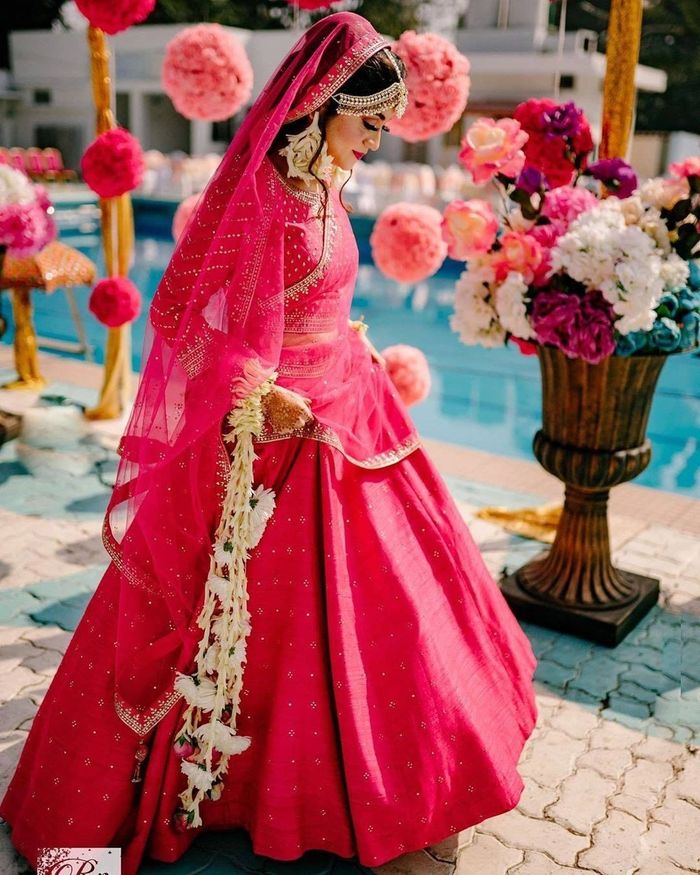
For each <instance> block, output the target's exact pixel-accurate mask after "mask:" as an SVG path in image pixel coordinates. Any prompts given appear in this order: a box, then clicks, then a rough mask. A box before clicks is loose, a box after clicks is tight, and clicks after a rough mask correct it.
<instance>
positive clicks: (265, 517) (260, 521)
mask: <svg viewBox="0 0 700 875" xmlns="http://www.w3.org/2000/svg"><path fill="white" fill-rule="evenodd" d="M250 505H251V512H250V540H249V545H250V547H251V548H252V547H256V546H257V545H258V543H259V542H260V539H261V538H262V536H263V532H264V531H265V526H266V525H267V523H268V521H269V519H270V517H271V516H272V514H273V513H274V511H275V493H274V492H273V491H272V490H271V489H265V487H264V486H263V485H262V484H261V485H259V486H258V487H257V488H256V490H255V492H254V493H253V495H252V498H251V499H250Z"/></svg>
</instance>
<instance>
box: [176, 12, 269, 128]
mask: <svg viewBox="0 0 700 875" xmlns="http://www.w3.org/2000/svg"><path fill="white" fill-rule="evenodd" d="M161 81H162V83H163V88H164V90H165V93H166V94H167V95H168V97H170V99H171V100H172V102H173V104H174V106H175V109H176V110H177V111H178V112H179V113H181V115H184V116H185V118H189V119H200V120H202V121H223V120H224V119H227V118H230V117H231V116H232V115H234V114H235V113H236V112H238V110H239V109H240V108H241V107H242V106H243V105H244V104H245V103H246V101H247V100H248V98H249V97H250V94H251V92H252V90H253V68H252V67H251V65H250V61H249V60H248V56H247V55H246V52H245V49H244V48H243V46H242V45H241V43H240V42H239V41H238V40H237V39H236V37H235V36H234V35H233V34H232V33H229V31H227V30H226V29H225V28H223V27H221V25H219V24H195V25H193V26H192V27H187V28H185V29H184V30H183V31H181V32H180V33H179V34H178V35H177V36H176V37H175V38H174V39H172V40H171V41H170V42H169V43H168V46H167V48H166V50H165V58H164V60H163V71H162V76H161Z"/></svg>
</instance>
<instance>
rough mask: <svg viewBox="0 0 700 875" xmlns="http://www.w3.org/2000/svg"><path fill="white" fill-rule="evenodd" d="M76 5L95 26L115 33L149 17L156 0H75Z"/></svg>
mask: <svg viewBox="0 0 700 875" xmlns="http://www.w3.org/2000/svg"><path fill="white" fill-rule="evenodd" d="M75 5H76V6H77V7H78V9H79V10H80V11H81V12H82V13H83V15H84V16H85V18H87V20H88V21H89V22H90V24H91V25H92V26H93V27H99V28H100V30H103V31H104V32H105V33H109V34H115V33H120V31H122V30H126V29H127V27H131V25H132V24H138V23H139V22H140V21H144V20H145V19H146V18H148V16H149V15H150V14H151V12H153V8H154V7H155V5H156V0H75Z"/></svg>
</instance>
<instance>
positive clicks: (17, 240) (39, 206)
mask: <svg viewBox="0 0 700 875" xmlns="http://www.w3.org/2000/svg"><path fill="white" fill-rule="evenodd" d="M52 213H53V206H52V204H51V201H50V200H49V197H48V195H47V193H46V189H45V188H44V187H43V186H41V185H35V184H34V183H32V182H31V180H30V179H29V177H28V176H25V174H24V173H22V172H20V171H19V170H15V169H14V168H12V167H8V166H7V165H6V164H0V260H1V258H2V256H3V255H4V253H5V252H6V251H7V252H9V254H10V255H13V256H15V257H17V258H26V257H28V256H30V255H34V254H35V253H36V252H39V250H41V249H43V248H44V246H46V245H47V244H48V243H50V242H51V241H52V240H53V239H54V238H55V237H56V225H55V224H54V221H53V218H52V217H51V214H52Z"/></svg>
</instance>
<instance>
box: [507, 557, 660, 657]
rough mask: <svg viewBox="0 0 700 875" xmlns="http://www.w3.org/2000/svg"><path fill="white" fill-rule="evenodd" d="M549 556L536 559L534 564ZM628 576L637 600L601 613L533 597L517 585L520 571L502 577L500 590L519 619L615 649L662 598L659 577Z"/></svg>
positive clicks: (598, 610)
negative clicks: (660, 596) (635, 591)
mask: <svg viewBox="0 0 700 875" xmlns="http://www.w3.org/2000/svg"><path fill="white" fill-rule="evenodd" d="M546 555H547V554H546V553H544V554H542V555H540V556H537V557H536V558H535V560H533V561H537V560H539V559H542V558H543V557H544V556H546ZM625 577H626V578H627V580H628V581H629V582H630V583H632V584H633V585H634V587H635V588H636V590H637V596H636V598H635V599H634V600H633V601H631V602H629V603H628V604H626V605H622V606H613V607H610V608H605V609H602V610H601V609H600V608H597V609H596V610H586V609H585V608H577V607H572V606H569V605H564V604H561V603H558V602H554V601H545V600H544V599H538V598H536V597H534V596H531V595H530V594H529V593H527V592H525V590H524V589H522V587H521V586H520V584H519V583H518V572H517V571H515V572H514V573H513V574H509V575H508V576H507V577H503V578H501V581H500V588H501V592H502V593H503V595H504V596H505V599H506V601H507V602H508V605H509V606H510V609H511V610H512V611H513V613H514V614H515V616H516V617H517V618H518V619H520V620H525V621H526V622H528V623H536V624H537V625H538V626H544V627H545V628H547V629H554V630H555V631H557V632H568V633H569V634H570V635H576V636H577V637H579V638H585V639H586V640H587V641H595V642H596V644H603V645H605V646H606V647H615V646H616V645H618V644H619V643H620V642H621V641H622V640H623V639H624V638H626V637H627V635H629V633H630V632H631V631H632V629H634V627H635V626H636V625H637V623H639V621H640V620H641V619H642V617H644V615H645V614H647V613H648V612H649V611H650V610H651V609H652V608H653V607H654V605H655V604H656V602H657V601H658V598H659V581H658V580H657V579H656V578H654V577H645V576H644V575H642V574H633V573H632V572H630V571H626V572H625Z"/></svg>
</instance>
